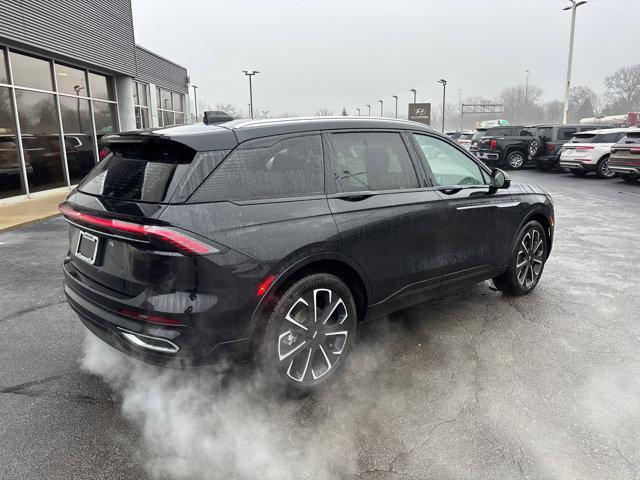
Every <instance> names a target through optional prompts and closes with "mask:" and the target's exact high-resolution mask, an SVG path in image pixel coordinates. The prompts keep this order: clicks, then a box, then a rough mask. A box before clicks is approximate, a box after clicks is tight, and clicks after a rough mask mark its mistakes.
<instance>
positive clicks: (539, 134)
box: [528, 124, 614, 171]
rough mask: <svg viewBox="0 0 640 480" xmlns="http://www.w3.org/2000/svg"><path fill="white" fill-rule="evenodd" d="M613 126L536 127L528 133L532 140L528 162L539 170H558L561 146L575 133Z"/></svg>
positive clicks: (531, 128)
mask: <svg viewBox="0 0 640 480" xmlns="http://www.w3.org/2000/svg"><path fill="white" fill-rule="evenodd" d="M613 127H614V126H613V125H588V124H582V125H579V124H577V125H536V126H534V127H530V128H529V131H530V132H531V135H532V136H533V138H532V139H531V141H530V142H529V149H528V152H529V160H530V161H531V162H533V163H535V164H536V165H537V166H538V168H539V169H540V170H543V171H548V170H553V169H554V168H558V163H559V161H560V154H561V153H562V152H561V150H562V146H563V145H564V144H565V143H567V142H568V141H569V140H571V139H572V138H573V136H574V134H575V133H576V132H588V131H589V130H602V129H605V128H613Z"/></svg>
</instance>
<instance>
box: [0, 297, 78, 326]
mask: <svg viewBox="0 0 640 480" xmlns="http://www.w3.org/2000/svg"><path fill="white" fill-rule="evenodd" d="M63 303H67V301H66V300H59V301H56V302H50V303H45V304H44V305H38V306H35V307H29V308H25V309H22V310H18V311H17V312H14V313H12V314H10V315H9V316H8V317H2V318H0V323H2V322H4V321H6V320H12V319H14V318H17V317H20V316H21V315H24V314H26V313H31V312H37V311H38V310H42V309H43V308H49V307H55V306H56V305H62V304H63Z"/></svg>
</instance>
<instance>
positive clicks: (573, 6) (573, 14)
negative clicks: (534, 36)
mask: <svg viewBox="0 0 640 480" xmlns="http://www.w3.org/2000/svg"><path fill="white" fill-rule="evenodd" d="M569 1H570V2H571V5H569V6H568V7H564V8H563V9H562V10H571V36H570V37H569V60H568V61H567V84H566V85H565V90H564V112H563V113H562V123H565V124H566V123H567V117H568V114H569V88H571V63H572V62H573V33H574V32H575V29H576V8H578V7H579V6H580V5H584V4H585V3H587V0H581V1H579V2H576V0H569Z"/></svg>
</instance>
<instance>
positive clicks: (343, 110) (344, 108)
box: [340, 107, 349, 117]
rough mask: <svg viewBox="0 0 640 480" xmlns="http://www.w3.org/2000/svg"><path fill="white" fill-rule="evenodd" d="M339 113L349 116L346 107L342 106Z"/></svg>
mask: <svg viewBox="0 0 640 480" xmlns="http://www.w3.org/2000/svg"><path fill="white" fill-rule="evenodd" d="M340 115H342V116H343V117H347V116H349V112H347V109H346V107H342V113H341V114H340Z"/></svg>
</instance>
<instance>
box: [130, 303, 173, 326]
mask: <svg viewBox="0 0 640 480" xmlns="http://www.w3.org/2000/svg"><path fill="white" fill-rule="evenodd" d="M119 313H120V315H124V316H125V317H129V318H135V319H136V320H142V321H144V322H149V323H156V324H158V325H170V326H174V327H178V326H183V325H184V323H182V322H181V321H180V320H176V319H175V318H168V317H162V316H160V315H156V314H155V313H148V312H141V311H138V310H134V309H132V308H122V309H121V310H120V312H119Z"/></svg>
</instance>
